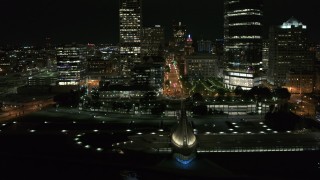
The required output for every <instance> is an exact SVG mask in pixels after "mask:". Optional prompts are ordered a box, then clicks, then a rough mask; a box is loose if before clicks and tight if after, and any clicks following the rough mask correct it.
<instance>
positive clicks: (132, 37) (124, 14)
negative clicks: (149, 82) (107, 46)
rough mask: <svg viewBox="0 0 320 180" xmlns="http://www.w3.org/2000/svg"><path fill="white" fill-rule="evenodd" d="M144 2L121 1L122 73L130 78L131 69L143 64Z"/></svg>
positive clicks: (140, 0)
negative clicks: (142, 29)
mask: <svg viewBox="0 0 320 180" xmlns="http://www.w3.org/2000/svg"><path fill="white" fill-rule="evenodd" d="M141 8H142V0H120V7H119V17H120V50H119V55H120V57H119V58H120V64H119V65H120V72H121V75H122V76H123V77H130V72H131V69H132V68H133V67H134V66H135V65H136V64H140V63H141V25H142V13H141V12H142V9H141Z"/></svg>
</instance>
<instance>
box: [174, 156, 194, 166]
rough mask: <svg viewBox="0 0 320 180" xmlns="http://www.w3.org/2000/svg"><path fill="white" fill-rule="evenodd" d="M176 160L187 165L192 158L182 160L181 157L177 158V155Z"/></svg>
mask: <svg viewBox="0 0 320 180" xmlns="http://www.w3.org/2000/svg"><path fill="white" fill-rule="evenodd" d="M176 160H177V161H178V162H179V163H181V164H184V165H187V164H189V163H191V161H192V160H193V159H189V160H182V159H179V158H178V157H177V158H176Z"/></svg>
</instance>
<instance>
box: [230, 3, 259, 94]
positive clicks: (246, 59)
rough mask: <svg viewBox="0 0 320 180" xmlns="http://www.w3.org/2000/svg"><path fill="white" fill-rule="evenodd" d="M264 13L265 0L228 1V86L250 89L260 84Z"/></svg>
mask: <svg viewBox="0 0 320 180" xmlns="http://www.w3.org/2000/svg"><path fill="white" fill-rule="evenodd" d="M262 17H263V12H262V0H225V1H224V42H225V48H224V51H225V62H224V64H225V66H226V72H225V74H226V75H227V77H226V78H227V79H228V80H227V79H226V80H225V83H226V86H227V87H228V88H235V87H237V86H241V87H243V88H244V89H250V88H252V87H253V86H256V85H258V84H259V82H258V81H259V80H258V79H255V78H256V77H257V75H256V74H257V73H258V71H260V70H261V69H260V68H261V66H262ZM230 74H232V75H230ZM229 75H230V76H229ZM231 76H232V78H231V79H229V78H230V77H231ZM229 80H230V81H229Z"/></svg>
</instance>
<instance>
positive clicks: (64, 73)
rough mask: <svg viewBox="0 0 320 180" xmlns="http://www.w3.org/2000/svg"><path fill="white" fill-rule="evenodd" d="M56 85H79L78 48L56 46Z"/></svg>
mask: <svg viewBox="0 0 320 180" xmlns="http://www.w3.org/2000/svg"><path fill="white" fill-rule="evenodd" d="M57 69H58V85H60V86H65V85H68V86H70V85H71V86H74V85H79V82H80V73H81V71H82V70H83V68H82V66H81V57H80V48H78V47H76V46H70V45H67V46H63V47H58V48H57Z"/></svg>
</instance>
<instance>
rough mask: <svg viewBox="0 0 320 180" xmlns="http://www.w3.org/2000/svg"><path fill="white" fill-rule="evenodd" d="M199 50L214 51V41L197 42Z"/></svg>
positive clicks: (202, 51) (204, 51) (203, 51)
mask: <svg viewBox="0 0 320 180" xmlns="http://www.w3.org/2000/svg"><path fill="white" fill-rule="evenodd" d="M197 44H198V52H200V53H211V52H212V42H211V41H209V40H203V39H202V40H200V41H198V42H197Z"/></svg>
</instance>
